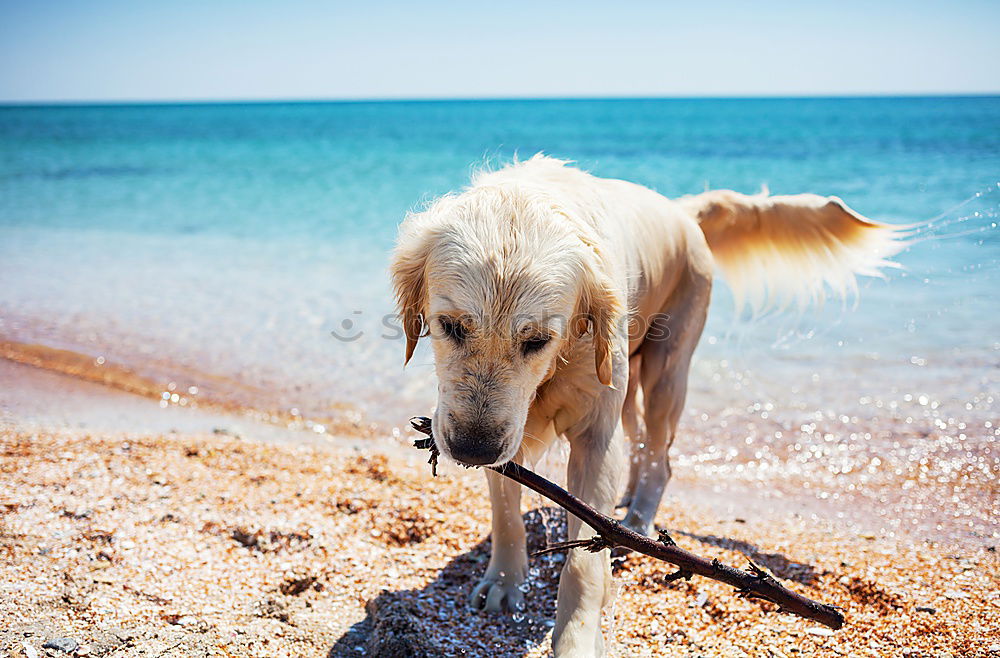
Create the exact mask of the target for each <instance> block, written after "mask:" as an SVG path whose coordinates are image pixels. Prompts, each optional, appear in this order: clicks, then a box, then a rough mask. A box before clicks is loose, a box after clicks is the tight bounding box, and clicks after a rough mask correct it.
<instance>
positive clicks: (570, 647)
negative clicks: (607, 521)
mask: <svg viewBox="0 0 1000 658" xmlns="http://www.w3.org/2000/svg"><path fill="white" fill-rule="evenodd" d="M601 397H602V399H601V401H600V402H599V403H598V410H597V413H596V419H594V420H593V421H592V423H591V424H590V425H589V426H588V427H586V428H585V429H582V430H581V431H579V432H573V431H571V432H569V433H568V434H569V439H570V455H569V467H568V471H567V480H568V482H567V483H568V485H569V490H570V491H571V492H572V493H574V494H576V495H577V496H578V497H580V498H581V499H583V500H585V501H586V502H588V503H590V504H591V505H592V506H593V507H594V508H596V509H597V511H599V512H602V513H604V514H610V513H611V511H612V509H613V508H614V504H615V498H616V495H617V492H618V484H619V479H620V476H621V473H622V470H623V469H624V465H625V464H624V462H625V455H624V445H623V444H624V440H623V437H622V434H621V432H620V431H619V430H618V429H617V426H618V418H619V414H620V413H621V395H620V393H619V392H618V391H613V390H610V389H609V390H607V391H606V392H605V393H603V394H602V396H601ZM567 517H568V519H567V528H568V537H569V539H570V540H574V539H585V538H588V537H592V536H593V535H594V530H593V528H591V527H589V526H585V525H583V524H582V523H581V521H580V520H579V519H578V518H576V517H575V516H573V515H572V514H568V515H567ZM613 595H614V591H613V584H612V581H611V563H610V554H609V553H608V551H600V552H599V553H589V552H587V551H584V550H582V549H572V550H570V551H569V554H568V555H567V557H566V564H565V566H564V567H563V570H562V575H561V576H560V578H559V600H558V603H557V608H556V627H555V630H554V632H553V635H552V648H553V649H554V651H555V655H556V657H557V658H563V657H565V658H570V657H574V656H603V655H604V653H605V652H604V639H603V637H602V636H601V609H602V608H603V607H604V605H605V604H606V603H608V602H609V601H610V600H611V597H612V596H613Z"/></svg>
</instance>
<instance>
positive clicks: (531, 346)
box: [521, 336, 552, 356]
mask: <svg viewBox="0 0 1000 658" xmlns="http://www.w3.org/2000/svg"><path fill="white" fill-rule="evenodd" d="M550 340H552V337H551V336H535V337H533V338H529V339H528V340H526V341H524V342H523V343H521V351H523V352H524V355H525V356H528V355H529V354H534V353H535V352H538V351H539V350H541V349H542V348H544V347H545V346H546V345H548V344H549V341H550Z"/></svg>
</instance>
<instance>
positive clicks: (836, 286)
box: [678, 190, 906, 315]
mask: <svg viewBox="0 0 1000 658" xmlns="http://www.w3.org/2000/svg"><path fill="white" fill-rule="evenodd" d="M678 203H680V204H682V205H683V206H684V207H685V208H687V210H688V211H689V212H691V213H692V214H693V215H694V216H695V217H697V218H698V222H699V224H700V225H701V229H702V231H704V233H705V237H706V238H707V240H708V245H709V247H710V248H711V249H712V255H713V256H714V257H715V260H716V263H718V265H719V267H720V269H721V270H722V273H723V275H724V276H725V278H726V281H727V282H728V283H729V286H730V288H732V290H733V295H734V297H735V300H736V306H737V309H739V310H742V309H743V308H744V305H748V306H749V307H750V310H751V311H752V312H753V313H754V314H755V315H756V314H759V313H761V312H764V311H767V310H772V309H779V310H783V309H786V308H788V307H789V306H798V307H799V308H804V307H806V306H808V305H809V304H813V303H816V304H819V303H822V301H823V300H824V299H825V297H826V296H827V291H828V290H829V291H831V292H832V293H833V294H834V295H835V296H837V297H841V298H846V297H848V296H849V295H852V294H856V293H857V281H856V280H855V275H858V274H862V275H866V276H879V277H880V276H883V275H882V273H881V271H880V268H884V267H894V266H895V264H894V263H892V262H890V261H889V260H887V259H888V258H891V257H892V256H893V255H895V254H896V253H898V252H899V251H900V250H901V249H903V248H904V247H905V246H906V243H905V242H904V241H903V238H904V237H905V234H904V233H903V232H902V231H901V230H900V229H901V227H894V226H889V225H887V224H880V223H878V222H873V221H872V220H870V219H866V218H864V217H862V216H861V215H859V214H858V213H856V212H854V211H853V210H851V209H850V208H848V207H847V206H846V205H844V202H843V201H841V200H840V199H838V198H837V197H821V196H818V195H815V194H798V195H794V196H767V193H766V192H764V193H761V194H759V195H754V196H747V195H745V194H739V193H737V192H732V191H729V190H718V191H713V192H705V193H704V194H699V195H696V196H688V197H683V198H681V199H679V200H678Z"/></svg>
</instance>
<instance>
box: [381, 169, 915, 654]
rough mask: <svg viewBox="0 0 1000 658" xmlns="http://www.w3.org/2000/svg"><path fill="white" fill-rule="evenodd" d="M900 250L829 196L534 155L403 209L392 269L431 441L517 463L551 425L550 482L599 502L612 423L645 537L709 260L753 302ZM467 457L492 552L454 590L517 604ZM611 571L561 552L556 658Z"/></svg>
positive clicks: (503, 526)
mask: <svg viewBox="0 0 1000 658" xmlns="http://www.w3.org/2000/svg"><path fill="white" fill-rule="evenodd" d="M900 246H901V242H900V241H899V234H898V233H897V232H896V231H895V229H893V228H892V227H890V226H886V225H883V224H878V223H875V222H872V221H870V220H867V219H865V218H864V217H862V216H860V215H858V214H857V213H855V212H854V211H852V210H850V209H849V208H847V207H846V206H845V205H844V204H843V202H841V201H840V200H839V199H836V198H824V197H819V196H816V195H811V194H803V195H797V196H767V195H766V194H761V195H756V196H746V195H742V194H738V193H736V192H730V191H717V192H707V193H705V194H701V195H697V196H691V197H684V198H682V199H679V200H677V201H671V200H668V199H666V198H665V197H663V196H661V195H659V194H657V193H655V192H653V191H651V190H649V189H647V188H644V187H641V186H639V185H635V184H633V183H628V182H625V181H620V180H608V179H602V178H597V177H595V176H592V175H590V174H588V173H585V172H583V171H580V170H579V169H576V168H573V167H571V166H568V165H567V163H566V162H563V161H560V160H555V159H553V158H549V157H545V156H542V155H537V156H535V157H533V158H531V159H530V160H528V161H525V162H520V163H514V164H512V165H510V166H507V167H505V168H503V169H501V170H498V171H494V172H485V173H481V174H478V175H476V176H475V177H474V179H473V181H472V185H471V186H470V187H468V188H467V189H465V190H464V191H462V192H461V193H458V194H451V195H447V196H444V197H442V198H440V199H438V200H437V201H435V202H434V203H433V204H431V205H430V206H429V207H428V208H427V209H426V210H424V211H423V212H419V213H413V214H410V215H409V216H407V218H406V219H405V221H404V222H403V223H402V225H401V227H400V232H399V241H398V245H397V248H396V251H395V254H394V256H393V261H392V265H391V274H392V281H393V286H394V289H395V293H396V297H397V301H398V304H399V309H400V312H401V315H402V319H403V324H404V330H405V334H406V360H407V361H409V359H410V357H411V356H412V355H413V350H414V348H415V347H416V345H417V341H418V339H419V338H420V337H422V336H424V335H429V336H430V337H431V338H432V343H433V350H434V361H435V367H436V371H437V377H438V406H437V409H436V411H435V414H434V420H433V422H434V429H435V432H434V434H435V437H436V441H437V446H438V448H439V449H440V450H441V452H442V453H444V454H445V455H448V456H450V457H451V458H453V459H455V460H456V461H458V462H461V463H464V464H467V465H479V466H485V465H496V464H502V463H505V462H507V461H509V460H511V459H516V460H517V461H519V462H521V463H523V464H527V465H528V466H529V467H530V466H531V465H532V464H534V463H535V461H536V460H537V459H538V458H539V457H540V456H541V455H542V453H543V452H544V451H545V450H546V448H547V447H548V446H549V445H550V444H551V443H552V442H553V441H555V440H556V438H557V437H560V436H563V437H565V438H566V439H567V440H568V441H569V444H570V456H569V466H568V470H567V482H568V487H569V490H570V491H571V492H573V493H574V494H576V495H577V496H579V497H580V498H582V499H584V500H585V501H587V502H589V503H590V504H591V505H593V506H594V507H595V508H597V509H598V510H600V511H602V512H605V513H610V512H612V510H613V508H614V507H615V502H616V500H617V495H618V493H619V484H620V479H621V477H622V476H623V474H624V470H625V462H626V460H625V447H624V438H625V437H626V436H627V437H628V438H629V439H630V442H631V444H632V445H633V446H635V449H634V454H633V457H632V462H631V468H630V469H629V470H630V473H629V477H628V482H627V485H626V487H625V493H624V498H623V499H622V503H623V506H625V507H627V508H628V511H627V514H626V516H625V520H624V522H625V523H626V524H627V525H628V526H630V527H631V528H633V529H635V530H637V531H639V532H644V533H648V532H649V531H650V530H651V528H652V523H653V518H654V516H655V514H656V510H657V507H658V505H659V503H660V499H661V498H662V496H663V489H664V487H665V486H666V484H667V480H668V479H669V478H670V463H669V460H668V455H667V452H668V450H669V449H670V444H671V443H672V442H673V439H674V432H675V430H676V428H677V422H678V419H679V418H680V415H681V409H682V408H683V406H684V398H685V395H686V389H687V377H688V366H689V364H690V362H691V354H692V352H693V351H694V348H695V346H696V345H697V343H698V339H699V337H700V335H701V332H702V328H703V327H704V324H705V316H706V313H707V311H708V304H709V297H710V294H711V290H712V273H713V270H714V269H715V267H716V266H718V267H719V268H720V270H721V271H722V273H723V274H724V275H725V277H726V279H727V281H728V282H729V285H730V286H731V287H732V289H733V291H734V294H735V297H736V299H737V303H738V304H739V305H740V307H741V308H742V307H744V305H749V306H750V307H751V308H752V309H753V310H754V311H760V310H762V309H765V308H769V307H771V306H784V305H789V304H793V303H795V304H805V303H808V302H810V301H814V300H817V299H819V298H820V297H822V296H823V295H824V292H825V291H827V290H832V291H833V292H835V293H838V294H843V293H846V292H847V291H848V290H849V289H850V288H852V287H853V286H854V282H855V274H867V275H877V274H878V273H879V268H880V267H882V266H885V265H888V264H889V263H888V262H887V261H886V258H888V257H890V256H891V255H892V254H894V253H895V252H897V251H898V250H899V248H900ZM640 390H641V394H642V395H641V400H642V404H641V407H642V409H641V410H640V408H639V407H640V404H639V403H638V402H637V395H638V394H639V392H640ZM485 473H486V479H487V481H488V483H489V491H490V499H491V505H492V509H493V528H492V539H493V542H492V543H493V554H492V557H491V559H490V563H489V566H488V567H487V569H486V573H485V575H484V576H483V579H482V581H481V582H480V583H479V584H478V585H477V586H476V587H475V588H474V589H473V591H472V597H471V603H472V605H473V606H474V607H477V608H486V609H487V610H501V609H503V608H504V607H506V608H507V609H508V610H515V611H516V610H518V609H522V608H523V607H524V600H523V594H522V592H521V589H520V588H519V585H521V584H522V582H523V580H524V578H525V575H526V571H527V564H528V557H527V554H526V552H525V532H524V526H523V524H522V520H521V510H520V486H519V485H517V484H515V483H513V482H511V481H510V480H507V479H505V478H503V477H502V476H500V475H497V474H496V473H494V472H492V471H489V470H486V471H485ZM568 526H569V538H570V539H578V538H584V537H587V536H590V535H592V534H593V530H592V529H590V528H588V527H583V526H582V524H581V522H580V521H579V520H578V519H576V518H574V517H573V516H570V518H569V520H568ZM610 585H611V575H610V568H609V557H608V554H607V553H606V552H603V553H601V554H591V553H588V552H586V551H570V554H569V555H568V556H567V559H566V563H565V566H564V568H563V571H562V575H561V577H560V582H559V592H558V605H557V612H556V625H555V630H554V632H553V638H552V644H553V648H554V651H555V655H556V656H599V655H603V654H604V643H603V639H602V637H601V631H600V622H601V609H602V607H603V606H604V604H605V603H606V602H607V601H608V600H609V596H610V594H611V591H612V590H611V587H610Z"/></svg>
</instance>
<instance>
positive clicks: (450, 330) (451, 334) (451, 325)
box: [438, 316, 466, 343]
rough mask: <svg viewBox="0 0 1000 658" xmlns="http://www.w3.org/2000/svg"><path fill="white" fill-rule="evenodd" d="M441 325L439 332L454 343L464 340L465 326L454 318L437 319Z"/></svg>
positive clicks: (443, 317)
mask: <svg viewBox="0 0 1000 658" xmlns="http://www.w3.org/2000/svg"><path fill="white" fill-rule="evenodd" d="M438 322H440V323H441V331H443V332H444V335H445V336H447V337H448V338H450V339H452V340H453V341H455V342H456V343H461V342H462V341H464V340H465V335H466V331H465V326H464V325H463V324H462V323H461V322H459V321H458V320H456V319H454V318H449V317H447V316H442V317H440V318H439V319H438Z"/></svg>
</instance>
